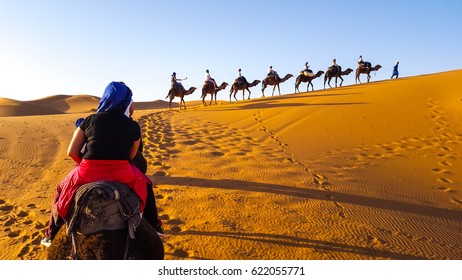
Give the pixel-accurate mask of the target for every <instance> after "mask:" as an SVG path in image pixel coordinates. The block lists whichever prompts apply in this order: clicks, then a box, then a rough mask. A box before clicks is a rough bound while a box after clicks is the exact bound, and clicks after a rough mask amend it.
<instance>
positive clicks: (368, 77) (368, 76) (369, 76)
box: [367, 74, 371, 83]
mask: <svg viewBox="0 0 462 280" xmlns="http://www.w3.org/2000/svg"><path fill="white" fill-rule="evenodd" d="M370 79H371V75H369V74H367V82H368V83H369V81H370Z"/></svg>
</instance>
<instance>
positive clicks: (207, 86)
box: [201, 82, 228, 106]
mask: <svg viewBox="0 0 462 280" xmlns="http://www.w3.org/2000/svg"><path fill="white" fill-rule="evenodd" d="M227 86H228V83H227V82H223V83H221V85H220V86H219V87H218V88H216V89H214V87H213V84H212V82H205V83H204V85H203V86H202V96H201V97H202V104H203V105H204V106H206V105H205V97H206V96H207V94H210V95H211V96H212V98H211V99H210V103H209V105H212V101H213V96H215V104H217V93H218V92H219V91H220V90H224V89H225V88H226V87H227Z"/></svg>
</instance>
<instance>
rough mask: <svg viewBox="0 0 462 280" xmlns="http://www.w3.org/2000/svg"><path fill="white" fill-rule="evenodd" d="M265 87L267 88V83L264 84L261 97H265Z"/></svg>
mask: <svg viewBox="0 0 462 280" xmlns="http://www.w3.org/2000/svg"><path fill="white" fill-rule="evenodd" d="M265 88H266V85H265V84H264V85H263V86H262V88H261V97H265Z"/></svg>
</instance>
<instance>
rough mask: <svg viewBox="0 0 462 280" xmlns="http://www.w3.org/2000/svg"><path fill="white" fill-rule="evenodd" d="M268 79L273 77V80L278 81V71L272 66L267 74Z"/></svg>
mask: <svg viewBox="0 0 462 280" xmlns="http://www.w3.org/2000/svg"><path fill="white" fill-rule="evenodd" d="M266 77H267V78H270V77H272V78H274V79H275V80H277V79H278V73H277V72H276V71H274V70H273V66H270V67H269V68H268V73H267V74H266Z"/></svg>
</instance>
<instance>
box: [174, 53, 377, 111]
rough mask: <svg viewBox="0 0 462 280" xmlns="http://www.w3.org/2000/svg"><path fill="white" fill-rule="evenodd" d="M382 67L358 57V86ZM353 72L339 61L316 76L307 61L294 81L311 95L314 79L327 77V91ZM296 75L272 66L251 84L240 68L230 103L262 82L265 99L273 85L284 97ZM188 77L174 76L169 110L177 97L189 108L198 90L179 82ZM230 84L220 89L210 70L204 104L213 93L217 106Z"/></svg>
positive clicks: (231, 92) (248, 97) (207, 71)
mask: <svg viewBox="0 0 462 280" xmlns="http://www.w3.org/2000/svg"><path fill="white" fill-rule="evenodd" d="M380 68H382V66H380V65H379V64H377V65H375V66H374V67H372V64H371V63H370V62H367V61H363V59H362V56H359V59H358V67H357V68H356V76H355V82H356V84H358V83H361V80H360V75H361V74H366V75H367V82H370V79H371V75H370V73H371V72H374V71H378V70H379V69H380ZM353 71H354V70H353V69H351V68H347V69H346V70H342V67H341V66H340V65H337V61H336V59H334V60H333V61H332V65H331V66H330V67H328V68H327V70H326V71H325V72H324V71H322V70H319V71H317V72H316V73H314V72H313V70H311V69H310V67H309V66H308V62H306V63H305V67H304V69H303V70H301V71H300V72H299V75H298V76H297V77H296V78H295V91H294V92H295V93H300V89H299V86H300V84H301V83H307V86H306V91H307V92H308V91H309V89H310V85H311V90H312V91H314V86H313V83H312V82H313V80H314V79H316V78H319V77H321V76H322V75H324V89H326V84H327V85H328V86H329V87H330V88H332V86H331V84H330V82H331V80H332V79H334V80H335V87H337V86H342V84H343V81H344V80H343V78H342V76H347V75H349V74H350V73H352V72H353ZM292 77H293V75H292V74H290V73H288V74H286V75H285V76H284V77H282V78H281V77H280V76H279V74H278V73H277V72H276V71H274V70H273V67H272V66H270V67H269V69H268V72H267V75H266V77H265V78H264V79H263V81H260V80H254V81H253V82H251V83H250V82H248V81H247V79H246V78H245V77H244V76H242V75H241V69H239V70H238V77H237V78H236V79H235V80H234V82H233V83H232V84H231V89H230V92H229V101H230V102H232V101H233V100H232V98H234V100H236V101H239V100H238V99H237V97H236V94H237V93H238V92H239V91H242V100H245V93H246V92H248V96H247V99H250V95H251V93H252V92H251V91H250V88H252V87H255V86H257V85H258V84H259V83H261V84H262V88H261V93H262V96H261V97H265V89H266V88H267V87H269V86H272V87H273V89H272V96H274V92H275V90H276V88H277V90H278V93H279V95H281V90H280V86H279V85H280V84H281V83H284V82H285V81H287V80H289V79H290V78H292ZM186 79H187V78H184V79H178V78H176V73H173V74H172V78H171V87H170V90H169V92H168V95H167V97H165V98H169V110H172V101H173V99H174V98H175V97H179V98H180V104H179V107H180V110H181V109H182V108H184V109H186V103H185V101H184V97H185V96H186V95H190V94H192V93H194V91H195V90H196V87H190V88H189V89H187V90H186V89H185V88H184V87H183V85H182V84H181V83H180V81H182V80H186ZM338 79H340V83H339V84H338V83H337V82H338ZM228 85H229V84H228V83H227V82H222V83H221V84H220V85H219V86H218V85H217V83H216V82H215V79H213V78H212V77H211V75H210V71H209V70H208V69H207V70H206V74H205V80H204V83H203V85H202V95H201V99H202V105H203V106H207V102H205V98H206V97H207V95H209V94H210V102H209V103H208V105H212V102H213V100H214V99H215V104H217V94H218V92H220V91H223V90H225V89H226V87H227V86H228Z"/></svg>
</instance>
